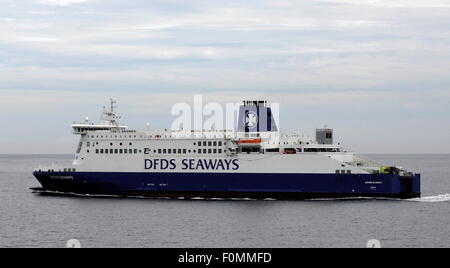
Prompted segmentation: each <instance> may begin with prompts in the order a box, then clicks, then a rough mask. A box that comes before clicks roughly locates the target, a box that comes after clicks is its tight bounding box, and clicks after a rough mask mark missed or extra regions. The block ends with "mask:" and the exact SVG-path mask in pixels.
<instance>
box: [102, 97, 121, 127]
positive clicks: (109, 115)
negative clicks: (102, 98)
mask: <svg viewBox="0 0 450 268" xmlns="http://www.w3.org/2000/svg"><path fill="white" fill-rule="evenodd" d="M110 102H111V104H110V110H109V111H107V110H106V107H105V106H103V114H102V119H103V120H104V121H106V122H108V123H109V124H110V125H114V126H119V122H118V121H117V120H119V119H120V116H117V115H116V112H115V109H116V108H117V106H116V104H117V101H116V100H114V99H112V98H111V99H110Z"/></svg>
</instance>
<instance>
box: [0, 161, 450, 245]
mask: <svg viewBox="0 0 450 268" xmlns="http://www.w3.org/2000/svg"><path fill="white" fill-rule="evenodd" d="M368 157H369V158H371V159H373V160H376V161H378V162H381V163H384V164H388V165H400V166H403V167H405V168H407V169H410V170H413V171H415V172H420V173H422V176H423V177H422V188H423V195H424V197H423V198H420V199H416V200H411V201H400V200H323V201H229V200H219V201H217V200H216V201H208V200H166V199H123V198H93V197H61V196H58V197H56V196H42V195H38V194H33V193H32V192H31V191H30V190H29V188H30V187H38V186H39V184H38V183H37V182H36V181H35V180H34V178H33V176H32V174H31V172H32V170H33V168H35V167H37V166H39V165H44V166H48V165H51V164H52V163H55V164H61V165H65V164H68V163H70V162H71V158H72V156H64V155H62V156H61V155H51V156H27V155H20V156H11V155H2V156H0V247H64V246H65V245H66V242H67V241H68V240H69V239H77V240H79V241H80V242H81V245H82V247H365V246H366V244H367V241H368V240H370V239H377V240H379V241H380V242H381V245H382V246H383V247H448V246H449V245H450V243H449V242H450V155H369V156H368Z"/></svg>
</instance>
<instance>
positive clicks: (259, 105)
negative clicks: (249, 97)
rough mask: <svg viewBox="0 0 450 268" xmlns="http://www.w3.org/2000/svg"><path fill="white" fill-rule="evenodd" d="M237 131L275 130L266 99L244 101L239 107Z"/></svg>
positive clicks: (276, 128) (275, 126)
mask: <svg viewBox="0 0 450 268" xmlns="http://www.w3.org/2000/svg"><path fill="white" fill-rule="evenodd" d="M238 131H239V132H277V131H278V127H277V125H276V123H275V120H274V118H273V114H272V109H271V108H270V107H269V105H268V104H267V101H244V105H243V106H241V107H240V108H239V117H238Z"/></svg>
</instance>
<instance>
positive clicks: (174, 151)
mask: <svg viewBox="0 0 450 268" xmlns="http://www.w3.org/2000/svg"><path fill="white" fill-rule="evenodd" d="M152 152H153V153H154V154H191V153H194V154H195V153H197V154H222V153H223V152H224V150H222V149H198V150H188V149H157V150H153V151H152V150H151V149H148V148H146V149H145V150H144V154H150V153H152Z"/></svg>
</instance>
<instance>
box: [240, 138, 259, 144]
mask: <svg viewBox="0 0 450 268" xmlns="http://www.w3.org/2000/svg"><path fill="white" fill-rule="evenodd" d="M261 142H262V139H251V140H240V141H239V143H240V144H260V143H261Z"/></svg>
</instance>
